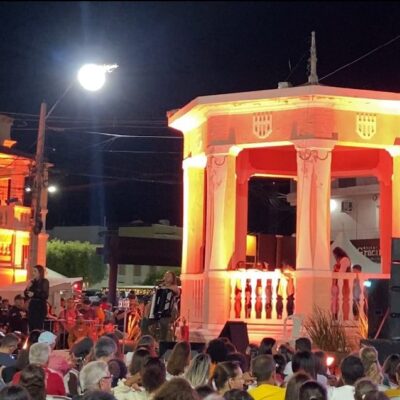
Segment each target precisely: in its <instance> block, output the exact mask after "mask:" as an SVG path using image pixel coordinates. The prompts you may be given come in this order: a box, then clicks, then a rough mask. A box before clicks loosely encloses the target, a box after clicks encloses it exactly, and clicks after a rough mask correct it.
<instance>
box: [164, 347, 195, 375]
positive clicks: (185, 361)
mask: <svg viewBox="0 0 400 400" xmlns="http://www.w3.org/2000/svg"><path fill="white" fill-rule="evenodd" d="M189 362H190V343H189V342H179V343H177V344H176V345H175V346H174V348H173V349H172V352H171V355H170V356H169V358H168V362H167V381H168V380H170V379H171V378H173V377H177V376H180V375H182V374H183V373H184V372H185V369H186V367H187V366H188V365H189Z"/></svg>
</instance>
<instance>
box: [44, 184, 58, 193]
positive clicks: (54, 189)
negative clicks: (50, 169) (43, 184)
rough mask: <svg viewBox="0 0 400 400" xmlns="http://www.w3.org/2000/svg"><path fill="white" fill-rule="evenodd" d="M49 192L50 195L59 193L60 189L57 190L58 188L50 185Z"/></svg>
mask: <svg viewBox="0 0 400 400" xmlns="http://www.w3.org/2000/svg"><path fill="white" fill-rule="evenodd" d="M47 190H48V192H49V193H55V192H57V190H58V188H57V186H54V185H50V186H49V187H48V188H47Z"/></svg>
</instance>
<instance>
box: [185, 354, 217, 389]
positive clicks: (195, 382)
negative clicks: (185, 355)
mask: <svg viewBox="0 0 400 400" xmlns="http://www.w3.org/2000/svg"><path fill="white" fill-rule="evenodd" d="M210 368H211V357H210V356H209V355H208V354H206V353H199V354H197V355H196V357H194V358H193V360H192V361H191V362H190V364H189V368H188V369H187V371H186V373H185V379H186V380H187V381H188V382H189V383H190V384H191V385H192V387H193V388H197V387H198V386H203V385H206V384H207V382H208V379H209V377H210Z"/></svg>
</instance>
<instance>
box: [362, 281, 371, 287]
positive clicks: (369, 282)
mask: <svg viewBox="0 0 400 400" xmlns="http://www.w3.org/2000/svg"><path fill="white" fill-rule="evenodd" d="M371 285H372V282H371V281H365V282H364V286H365V287H367V288H369V287H371Z"/></svg>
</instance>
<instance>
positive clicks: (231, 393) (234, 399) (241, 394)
mask: <svg viewBox="0 0 400 400" xmlns="http://www.w3.org/2000/svg"><path fill="white" fill-rule="evenodd" d="M224 399H225V400H253V397H251V396H250V395H249V393H248V392H246V390H239V389H232V390H228V391H227V392H226V393H225V394H224Z"/></svg>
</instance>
